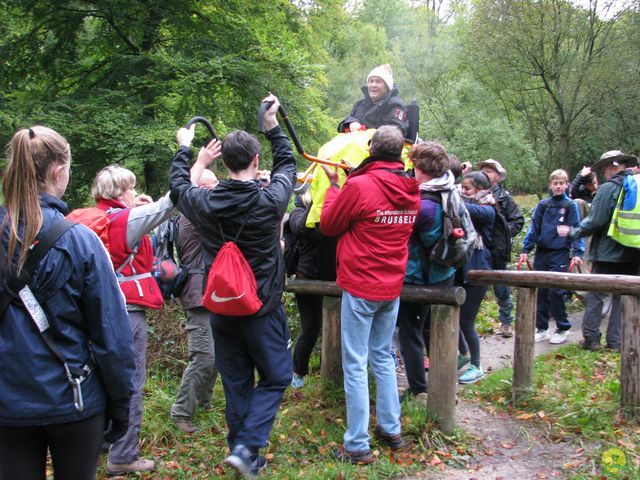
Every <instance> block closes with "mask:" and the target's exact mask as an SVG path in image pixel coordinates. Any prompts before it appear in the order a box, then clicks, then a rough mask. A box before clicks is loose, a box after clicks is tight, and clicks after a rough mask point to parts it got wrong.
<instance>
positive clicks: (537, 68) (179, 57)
mask: <svg viewBox="0 0 640 480" xmlns="http://www.w3.org/2000/svg"><path fill="white" fill-rule="evenodd" d="M0 5H1V6H2V7H1V8H0V141H2V143H3V144H5V143H6V142H7V141H8V140H9V138H10V136H11V135H12V134H13V132H14V131H15V130H16V129H17V128H20V127H24V126H29V125H32V124H44V125H47V126H51V127H52V128H55V129H56V130H58V131H59V132H61V133H62V134H63V135H65V136H66V137H67V139H68V140H69V142H70V144H71V147H72V153H73V163H74V164H73V169H72V171H73V178H72V186H71V188H70V189H69V190H68V197H67V200H68V201H69V203H70V204H71V206H73V207H76V206H79V205H81V204H83V203H86V202H87V201H88V192H89V188H90V184H91V181H92V179H93V176H94V174H95V172H96V171H97V170H98V169H100V168H102V167H103V166H105V165H108V164H110V163H114V162H117V163H120V164H122V165H125V166H126V167H128V168H131V169H132V170H133V171H134V172H136V174H137V175H138V178H139V183H140V190H142V191H145V192H146V193H149V194H151V195H153V196H154V197H155V196H156V195H158V194H159V193H161V192H162V191H164V190H165V189H166V188H167V179H166V173H167V170H168V166H169V163H170V160H171V157H172V154H173V152H174V149H175V140H174V138H175V131H176V129H177V127H178V126H180V125H183V124H184V123H185V122H186V120H187V119H189V118H190V117H192V116H194V115H202V116H205V117H207V118H210V119H212V121H213V122H214V125H215V127H216V130H217V131H218V132H219V133H221V134H225V133H226V132H229V131H231V130H233V129H237V128H242V129H246V130H248V131H251V132H255V130H256V112H257V106H258V102H259V101H260V99H261V98H262V97H263V96H264V95H266V93H267V92H269V91H273V92H274V93H276V94H277V95H279V96H280V98H281V100H282V102H283V104H284V105H285V106H286V107H287V109H288V111H289V116H290V117H291V119H292V120H293V123H294V124H295V125H296V127H297V129H298V133H299V135H300V137H301V139H302V140H303V144H304V145H305V147H306V149H307V150H308V151H311V152H315V150H317V148H318V147H319V146H320V145H322V144H323V143H325V142H326V141H328V140H329V139H331V138H332V137H333V136H334V134H335V133H336V130H335V128H336V125H337V123H338V121H339V120H340V119H341V118H343V117H344V116H345V115H346V114H347V113H348V112H349V110H350V108H351V106H352V104H353V102H354V101H355V100H357V99H358V98H360V96H361V92H360V86H361V85H363V84H364V82H365V80H366V76H367V74H368V72H369V71H370V70H371V69H372V68H373V67H374V66H375V65H378V64H380V63H390V64H391V65H392V66H393V69H394V77H395V80H396V82H397V83H398V84H399V87H400V93H401V96H402V98H403V99H404V100H405V102H407V103H409V102H410V101H412V100H414V99H415V100H416V101H417V102H418V104H419V105H420V108H421V127H420V136H421V137H422V138H423V139H437V140H439V141H441V142H443V143H444V144H445V145H446V147H447V148H448V150H449V151H450V152H451V153H455V154H456V155H457V156H458V157H459V158H461V159H462V160H471V161H473V162H475V161H479V160H481V159H484V158H489V157H491V158H496V159H499V160H500V161H501V162H503V164H504V165H506V167H507V168H508V169H509V172H510V177H509V180H508V186H509V187H510V188H511V189H512V190H515V191H521V192H541V191H543V190H544V188H545V184H546V178H547V175H548V173H549V172H550V171H551V170H552V169H554V168H560V167H564V168H567V169H569V170H570V173H571V174H575V173H576V171H577V170H578V169H579V168H580V167H581V166H582V165H584V164H590V163H592V162H593V161H594V160H595V159H597V158H598V157H599V156H600V154H601V153H602V152H604V151H606V150H611V149H621V150H624V151H625V152H629V153H634V154H639V153H640V121H639V120H640V119H639V116H640V1H639V0H634V1H628V2H624V1H621V0H616V1H613V2H612V1H609V2H606V1H602V0H601V1H596V0H591V1H589V0H580V1H574V2H569V1H563V0H536V1H533V0H529V1H527V0H522V1H518V0H359V1H358V0H347V1H345V0H291V1H289V0H268V1H265V0H251V1H250V0H225V1H218V0H206V1H202V0H181V1H175V0H126V1H125V0H101V1H93V2H90V1H83V0H46V1H41V0H13V1H12V0H1V1H0ZM199 140H200V143H202V142H203V141H204V135H203V138H202V139H199ZM265 156H266V157H268V156H269V155H268V153H266V154H265ZM300 163H301V165H300V167H299V168H300V169H303V166H304V165H302V163H306V162H305V161H301V162H300Z"/></svg>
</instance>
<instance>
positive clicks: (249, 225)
mask: <svg viewBox="0 0 640 480" xmlns="http://www.w3.org/2000/svg"><path fill="white" fill-rule="evenodd" d="M264 101H265V102H273V103H272V105H271V107H269V108H268V109H267V110H266V112H265V113H264V126H265V131H266V134H265V135H266V137H267V139H268V140H269V141H270V142H271V151H272V156H273V168H272V171H271V182H270V183H269V184H268V185H266V186H265V184H264V183H262V182H261V181H260V180H258V179H257V178H256V177H257V174H258V165H259V160H260V143H259V142H258V140H257V139H256V138H255V137H254V136H253V135H250V134H248V133H247V132H243V131H241V130H239V131H235V132H232V133H230V134H228V135H227V136H226V137H225V139H224V143H223V144H222V160H223V163H224V166H225V168H226V169H227V172H228V174H229V179H227V180H224V181H222V182H220V183H219V185H218V186H217V187H216V188H215V189H213V190H204V189H201V188H197V187H196V186H195V185H193V184H192V182H191V180H190V172H189V159H190V158H191V149H190V148H189V147H190V145H191V142H192V140H193V129H191V130H187V129H185V128H181V129H180V130H179V131H178V135H177V138H178V143H179V144H180V149H179V150H178V152H177V153H176V155H175V157H174V159H173V163H172V165H171V170H170V172H169V181H170V186H171V198H172V200H173V202H174V204H175V205H176V207H177V208H178V210H180V211H181V212H182V213H183V214H184V215H185V216H186V217H187V218H188V219H189V220H190V221H191V223H192V224H193V225H194V226H195V227H196V230H197V231H198V234H199V235H200V238H201V240H202V246H203V248H204V251H205V266H209V265H211V261H212V259H213V258H214V257H215V256H216V254H217V253H218V252H219V251H220V249H221V248H222V246H223V244H224V243H225V242H226V241H230V240H232V239H234V238H235V237H236V236H237V239H236V240H235V243H236V245H237V246H238V248H239V249H240V251H241V252H242V253H243V254H244V256H245V258H246V260H247V262H248V263H249V266H250V267H251V270H252V271H253V274H254V276H255V279H256V283H257V291H258V296H259V298H260V300H261V301H262V304H263V305H262V307H261V308H260V309H259V310H258V311H257V312H256V313H255V314H253V315H250V316H245V317H237V316H223V315H219V314H212V315H211V326H212V331H213V337H214V342H215V346H216V347H215V349H216V352H215V353H216V367H217V368H218V372H219V373H220V377H221V379H222V384H223V386H224V393H225V397H226V419H227V426H228V428H229V432H228V435H227V443H228V444H229V449H230V450H231V454H230V455H229V456H228V457H227V458H226V459H225V460H224V463H225V465H228V466H230V467H231V468H233V469H235V470H236V471H237V472H238V473H239V474H241V475H243V476H244V477H245V478H253V477H254V476H255V475H256V474H257V473H258V471H259V470H260V469H261V468H262V467H264V466H265V463H266V462H265V459H264V457H263V456H262V455H259V450H260V448H262V447H264V446H266V444H267V441H268V439H269V435H270V433H271V428H272V426H273V421H274V420H275V417H276V413H277V412H278V408H279V406H280V402H281V401H282V396H283V394H284V391H285V389H286V388H287V387H288V386H289V384H290V383H291V377H292V360H291V352H290V343H291V342H290V337H289V329H288V325H287V319H286V317H285V313H284V308H283V305H282V292H283V290H284V282H285V269H284V259H283V256H282V251H281V249H280V224H281V222H282V217H283V216H284V213H285V210H286V208H287V205H288V203H289V198H290V197H291V194H292V192H293V185H294V182H295V178H296V164H295V157H294V156H293V151H292V149H291V144H290V143H289V139H288V138H287V136H286V135H285V133H284V132H283V130H282V128H281V127H280V126H279V125H278V121H277V120H276V112H277V111H278V107H279V105H280V103H279V101H278V99H277V98H276V97H275V96H273V95H270V96H268V97H267V98H265V100H264ZM219 153H220V144H219V142H215V141H212V142H211V143H210V144H209V145H207V147H206V148H204V149H203V150H202V151H201V153H199V154H198V160H197V162H196V165H195V166H194V169H195V171H197V168H196V167H198V168H206V167H208V166H209V165H210V164H211V163H212V162H213V160H214V159H215V158H216V157H217V156H218V155H219ZM191 175H194V176H195V177H197V176H199V173H194V170H192V172H191ZM240 229H242V231H241V232H240V233H239V234H238V232H239V231H240ZM221 230H222V232H221ZM222 233H224V236H223V234H222ZM205 274H208V272H205ZM214 293H215V292H214ZM256 369H257V370H258V372H260V379H259V381H258V382H257V384H256V383H255V373H254V372H255V370H256Z"/></svg>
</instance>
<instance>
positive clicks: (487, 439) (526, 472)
mask: <svg viewBox="0 0 640 480" xmlns="http://www.w3.org/2000/svg"><path fill="white" fill-rule="evenodd" d="M570 318H571V323H572V324H573V328H572V333H571V335H570V336H569V338H568V343H577V342H578V341H580V339H581V338H582V335H581V334H580V325H581V320H582V313H581V312H580V313H576V314H573V315H570ZM556 348H558V346H557V345H550V344H549V343H548V342H542V343H538V344H536V346H535V354H536V355H540V354H542V353H545V352H548V351H551V350H554V349H556ZM480 349H481V362H482V367H483V368H484V369H485V371H487V372H488V373H490V372H491V371H495V370H499V369H501V368H504V367H506V366H510V365H511V364H512V359H513V338H510V339H504V338H502V337H500V336H493V337H488V338H483V339H481V345H480ZM399 384H400V386H401V387H403V386H406V379H404V378H400V379H399ZM456 415H457V418H458V425H460V427H461V428H462V429H464V430H465V431H466V432H467V433H469V434H471V435H472V436H474V437H475V438H476V439H477V445H476V447H475V448H474V449H473V454H474V456H473V458H472V459H470V460H469V463H468V465H467V468H466V469H461V468H454V467H451V466H446V467H445V468H444V470H441V471H438V470H435V469H429V470H427V471H426V472H424V473H423V474H421V475H419V476H417V477H408V478H407V480H408V479H409V478H412V479H418V478H429V479H451V480H529V479H531V480H539V479H562V478H566V477H567V476H568V472H567V471H565V470H563V465H565V464H567V463H571V462H573V461H576V460H577V459H580V458H584V453H582V449H581V446H580V445H577V444H573V443H570V442H568V441H558V440H557V439H553V438H551V437H550V435H549V432H547V431H545V430H544V429H542V428H541V427H538V426H536V425H532V424H531V422H527V421H523V420H518V419H516V418H514V417H512V416H510V415H509V414H508V413H504V412H497V411H496V410H495V409H494V408H492V406H491V404H489V403H480V402H478V401H476V400H472V399H466V398H460V402H459V404H458V407H457V412H456Z"/></svg>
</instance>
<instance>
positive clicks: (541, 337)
mask: <svg viewBox="0 0 640 480" xmlns="http://www.w3.org/2000/svg"><path fill="white" fill-rule="evenodd" d="M550 338H551V334H550V333H549V330H537V331H536V336H535V341H536V343H538V342H544V341H545V340H549V339H550Z"/></svg>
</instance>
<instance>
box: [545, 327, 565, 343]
mask: <svg viewBox="0 0 640 480" xmlns="http://www.w3.org/2000/svg"><path fill="white" fill-rule="evenodd" d="M568 336H569V330H556V332H555V333H554V334H553V335H552V336H551V339H550V340H549V343H552V344H554V345H559V344H561V343H564V342H566V341H567V337H568Z"/></svg>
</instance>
